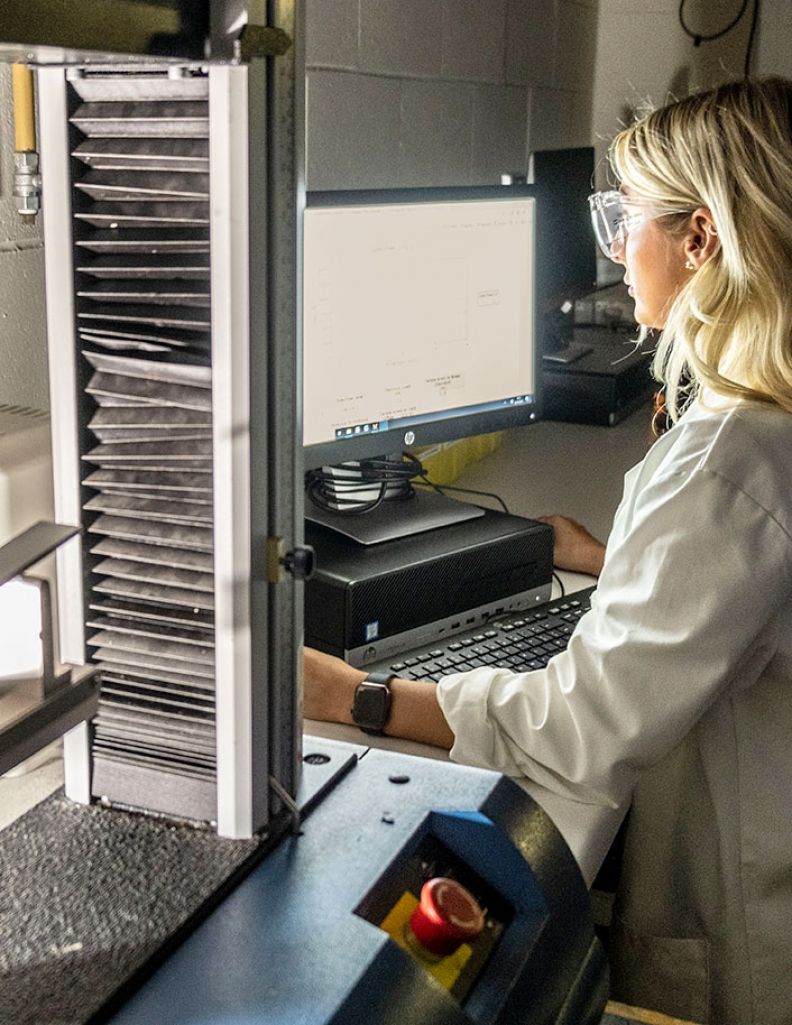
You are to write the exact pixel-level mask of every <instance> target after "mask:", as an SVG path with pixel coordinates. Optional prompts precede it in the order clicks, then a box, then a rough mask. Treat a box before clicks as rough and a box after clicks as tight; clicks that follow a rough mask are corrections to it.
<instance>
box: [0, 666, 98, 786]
mask: <svg viewBox="0 0 792 1025" xmlns="http://www.w3.org/2000/svg"><path fill="white" fill-rule="evenodd" d="M75 672H77V670H75ZM83 673H84V675H82V676H81V677H80V678H79V679H78V680H77V681H76V682H75V683H71V684H66V685H65V686H63V687H61V688H59V689H58V690H57V691H56V692H55V693H54V694H52V695H51V696H50V697H48V698H45V700H44V701H42V702H41V704H39V705H36V707H35V708H33V709H31V710H30V711H29V712H26V713H24V714H23V715H21V716H19V717H18V718H17V719H14V720H13V722H11V723H9V724H8V725H7V726H5V727H3V728H2V729H0V776H2V774H3V773H4V772H8V770H9V769H12V768H13V767H14V766H15V765H19V763H20V762H23V761H25V759H26V758H30V756H31V755H34V754H35V753H36V752H37V751H40V750H41V749H42V748H43V747H46V746H47V744H51V743H52V741H53V740H57V739H58V737H61V736H63V734H64V733H66V732H67V730H70V729H71V728H72V727H73V726H76V725H77V724H78V723H81V722H83V720H85V719H90V718H92V717H93V716H94V715H95V714H96V708H97V705H98V703H99V683H98V680H97V679H96V676H95V674H94V671H93V669H87V670H84V671H83Z"/></svg>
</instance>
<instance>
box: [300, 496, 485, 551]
mask: <svg viewBox="0 0 792 1025" xmlns="http://www.w3.org/2000/svg"><path fill="white" fill-rule="evenodd" d="M483 515H484V509H482V508H480V507H479V506H477V505H470V504H469V503H467V502H457V501H456V500H455V499H453V498H446V496H445V495H439V494H437V492H436V491H419V490H418V489H416V491H415V495H414V497H413V498H409V499H404V500H402V501H399V500H395V501H387V502H383V503H382V505H378V506H377V508H376V509H372V510H371V511H370V512H366V513H361V514H359V515H349V514H348V513H338V512H330V511H327V510H325V509H321V508H320V507H319V506H317V505H314V504H313V502H311V500H310V499H309V500H308V501H307V502H306V505H305V518H306V519H308V520H311V521H312V522H313V523H318V524H320V525H321V526H323V527H328V528H329V529H330V530H334V531H336V532H337V533H339V534H342V535H344V536H345V537H347V538H349V539H350V540H352V541H355V542H357V543H358V544H361V545H376V544H382V543H383V542H385V541H395V540H396V539H397V538H400V537H411V536H412V535H413V534H419V533H422V532H423V531H425V530H435V529H437V528H438V527H447V526H450V525H451V524H453V523H462V522H464V521H465V520H472V519H476V518H477V517H479V516H483Z"/></svg>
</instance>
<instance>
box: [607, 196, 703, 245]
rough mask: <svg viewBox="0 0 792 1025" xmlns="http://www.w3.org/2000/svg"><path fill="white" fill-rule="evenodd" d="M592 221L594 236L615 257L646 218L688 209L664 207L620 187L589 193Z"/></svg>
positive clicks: (681, 212)
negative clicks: (621, 190)
mask: <svg viewBox="0 0 792 1025" xmlns="http://www.w3.org/2000/svg"><path fill="white" fill-rule="evenodd" d="M589 207H590V208H591V223H592V224H593V225H594V236H595V238H596V239H597V244H598V245H599V247H600V249H601V250H602V252H603V253H604V254H605V256H607V258H608V259H609V260H615V259H616V258H617V256H618V255H619V252H620V251H621V248H622V246H623V245H624V243H625V241H626V239H627V236H628V235H629V234H630V232H631V231H632V230H633V229H634V228H637V227H638V225H639V224H641V223H642V222H643V221H648V220H653V219H654V218H656V217H665V215H666V214H684V213H688V211H687V210H682V209H678V208H677V209H670V210H663V209H658V208H657V207H656V206H653V205H652V204H651V202H649V201H648V200H645V199H638V198H636V197H635V196H628V195H625V193H623V192H619V191H618V190H617V189H611V190H609V191H608V192H595V193H594V194H593V195H591V196H589Z"/></svg>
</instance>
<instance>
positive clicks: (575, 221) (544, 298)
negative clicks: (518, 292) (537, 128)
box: [528, 146, 597, 349]
mask: <svg viewBox="0 0 792 1025" xmlns="http://www.w3.org/2000/svg"><path fill="white" fill-rule="evenodd" d="M528 177H529V181H530V182H531V183H532V184H533V186H534V188H535V190H536V195H537V201H538V203H539V205H540V209H541V217H540V219H539V223H538V227H537V236H536V250H537V253H539V254H541V259H540V260H538V261H537V267H536V295H537V313H538V318H539V320H538V323H539V332H540V335H541V340H542V345H543V347H544V348H545V349H551V348H553V347H555V346H557V345H558V344H562V343H563V341H564V340H565V337H564V335H565V334H569V333H571V330H572V327H573V323H574V316H573V310H572V304H574V301H575V299H577V298H580V297H581V296H584V295H588V294H589V293H590V292H591V291H592V289H593V288H594V287H595V285H596V279H597V247H596V243H595V240H594V233H593V230H592V227H591V217H590V215H589V206H588V202H587V200H588V197H589V195H590V194H591V192H592V191H593V189H594V148H593V147H592V146H579V147H575V148H570V149H557V150H537V151H535V152H534V153H532V154H531V159H530V162H529V173H528Z"/></svg>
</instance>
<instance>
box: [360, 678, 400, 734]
mask: <svg viewBox="0 0 792 1025" xmlns="http://www.w3.org/2000/svg"><path fill="white" fill-rule="evenodd" d="M395 675H396V674H395V673H369V674H368V676H367V677H366V679H365V680H363V681H362V682H361V683H359V684H358V685H357V688H356V689H355V700H354V701H353V702H352V719H353V721H354V722H355V725H356V726H359V727H360V728H361V730H363V732H364V733H372V734H374V735H375V736H381V735H382V731H383V730H384V729H385V724H386V723H387V721H388V719H389V718H390V707H391V691H390V686H389V684H390V681H391V680H392V679H393V678H394V676H395Z"/></svg>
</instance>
